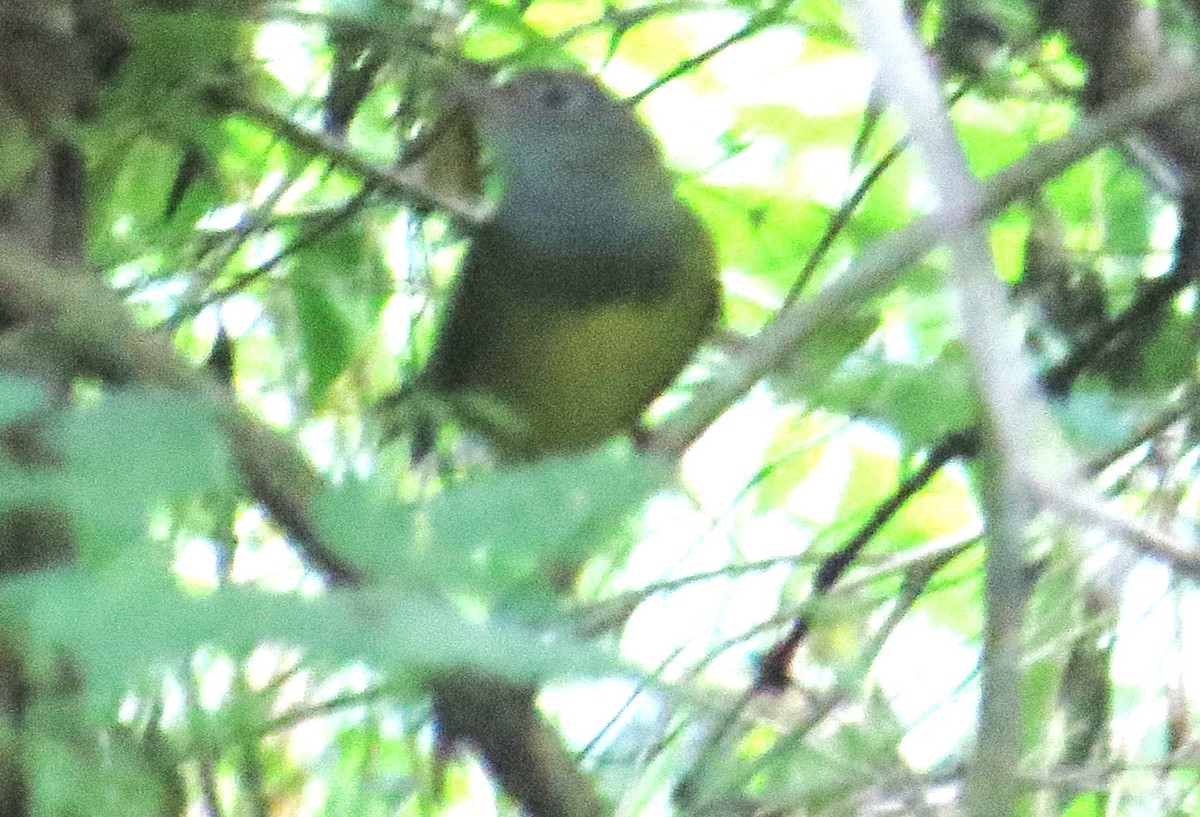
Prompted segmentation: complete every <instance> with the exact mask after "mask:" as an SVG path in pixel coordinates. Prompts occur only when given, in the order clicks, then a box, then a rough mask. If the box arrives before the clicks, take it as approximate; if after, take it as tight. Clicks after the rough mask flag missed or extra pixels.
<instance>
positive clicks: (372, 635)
mask: <svg viewBox="0 0 1200 817" xmlns="http://www.w3.org/2000/svg"><path fill="white" fill-rule="evenodd" d="M0 606H3V608H4V609H5V610H6V611H7V613H8V616H9V623H10V624H11V622H12V621H13V620H14V617H15V618H16V620H20V621H24V622H26V623H27V625H28V629H27V632H28V638H29V643H30V645H31V649H32V650H34V651H35V652H36V654H37V655H40V656H42V658H43V660H45V661H47V662H50V663H51V665H52V663H53V661H54V660H56V658H55V657H56V656H60V655H62V654H63V653H62V651H63V650H65V651H67V653H68V654H70V655H72V656H75V657H76V658H77V659H78V660H79V662H80V663H81V665H82V667H83V670H84V673H85V677H87V679H88V693H89V694H91V695H95V696H99V697H100V698H107V699H109V700H110V701H111V700H113V699H116V698H118V697H119V696H120V695H122V694H123V693H124V691H125V690H126V689H127V688H128V685H129V684H130V683H132V682H134V681H136V680H137V679H138V678H139V677H140V676H142V675H143V674H144V673H146V672H148V671H149V670H151V669H154V668H158V667H162V666H163V665H164V664H165V665H178V664H180V663H182V662H184V661H186V660H187V659H188V658H189V657H190V656H191V655H192V654H193V653H195V652H196V651H197V650H198V649H200V648H201V647H209V648H213V649H216V650H218V651H221V652H226V653H230V654H232V655H234V656H238V657H245V656H247V655H249V653H250V652H251V651H252V650H253V649H255V648H256V647H258V646H259V645H261V644H264V643H266V644H276V645H283V646H286V647H293V648H298V649H302V650H303V651H304V652H305V654H306V655H307V656H309V660H310V661H311V662H319V663H322V664H326V665H344V664H347V663H350V662H355V661H366V662H368V663H369V664H370V665H371V666H373V667H374V668H376V669H378V670H380V671H382V672H386V673H388V674H389V675H390V676H392V677H395V678H400V679H403V678H407V679H410V680H412V681H416V682H419V681H421V680H423V679H425V678H427V677H429V676H430V675H432V674H435V673H437V672H439V671H446V670H449V669H452V668H455V667H461V666H472V667H476V668H478V669H480V670H484V671H486V672H489V673H494V674H497V675H499V676H501V677H504V678H508V679H511V680H514V681H522V682H529V681H533V680H545V679H546V678H551V677H555V678H566V677H571V676H582V675H596V674H607V673H613V672H621V671H622V669H621V667H620V665H619V664H618V663H617V662H616V661H615V660H614V659H613V658H612V657H610V656H609V655H607V654H606V653H604V652H603V651H601V650H600V649H598V648H596V647H595V646H592V645H589V644H586V643H584V642H580V641H577V640H575V639H573V638H571V637H570V636H568V635H566V634H565V633H560V634H558V635H557V636H556V637H555V638H554V639H553V640H548V639H546V638H545V634H544V632H543V631H542V630H535V629H532V628H529V627H526V626H524V625H522V624H519V623H515V622H510V621H505V620H501V619H496V618H493V619H491V620H489V621H487V622H484V623H477V622H472V621H468V620H467V619H466V618H464V617H463V616H462V614H461V613H459V612H458V611H457V610H455V609H454V607H452V606H451V605H450V604H449V603H447V602H446V601H445V600H444V599H441V598H437V597H432V596H428V595H419V594H414V593H411V592H403V591H402V592H398V591H397V588H396V587H394V586H376V587H374V588H371V589H370V590H361V591H341V592H338V593H328V594H325V595H321V596H317V597H308V598H306V597H301V596H297V595H279V594H273V593H268V592H263V591H259V590H255V589H251V588H244V587H236V586H234V587H228V588H224V589H221V590H219V591H217V592H216V593H213V594H212V595H210V596H207V597H195V596H190V595H188V594H185V593H183V592H181V591H180V590H179V589H178V588H176V587H175V586H173V585H172V584H171V583H169V582H168V581H166V580H164V577H162V576H161V575H159V574H154V573H147V572H146V571H140V570H130V569H128V565H118V566H114V567H113V568H112V569H108V570H104V571H97V572H87V571H83V570H80V569H63V570H59V571H54V572H43V573H39V574H35V575H29V576H25V577H21V578H17V579H9V580H6V581H5V582H3V583H0ZM168 623H169V626H165V625H167V624H168Z"/></svg>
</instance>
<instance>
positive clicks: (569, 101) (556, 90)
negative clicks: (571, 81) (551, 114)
mask: <svg viewBox="0 0 1200 817" xmlns="http://www.w3.org/2000/svg"><path fill="white" fill-rule="evenodd" d="M579 100H580V97H579V94H578V93H576V89H575V88H572V87H571V86H569V85H565V84H563V83H561V82H548V83H546V84H545V85H543V86H542V87H541V88H539V89H538V102H539V103H540V104H541V106H542V107H543V108H544V109H546V110H548V111H565V110H569V109H570V108H572V107H574V106H575V105H577V104H578V103H579Z"/></svg>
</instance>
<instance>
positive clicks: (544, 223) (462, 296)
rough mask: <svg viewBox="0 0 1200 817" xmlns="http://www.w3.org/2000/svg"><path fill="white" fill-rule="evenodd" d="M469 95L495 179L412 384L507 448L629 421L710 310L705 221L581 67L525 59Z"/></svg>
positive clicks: (650, 139)
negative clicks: (487, 213) (524, 66)
mask: <svg viewBox="0 0 1200 817" xmlns="http://www.w3.org/2000/svg"><path fill="white" fill-rule="evenodd" d="M468 106H469V108H470V110H471V113H472V116H473V120H474V123H475V126H476V128H477V130H478V134H479V137H480V141H481V143H482V146H483V150H484V151H485V156H486V158H487V160H488V163H489V165H490V167H491V169H492V170H493V171H494V173H495V175H496V177H497V178H498V181H499V186H500V190H501V192H500V194H499V199H498V201H497V202H496V205H495V208H494V211H493V213H492V215H491V217H490V218H489V219H487V220H486V221H485V222H484V223H483V224H482V225H481V226H479V227H478V228H477V229H476V231H475V233H474V235H473V236H472V237H471V238H470V243H469V247H468V249H467V252H466V255H465V258H464V260H463V263H462V266H461V268H460V271H459V274H458V277H457V281H456V283H455V285H454V289H453V291H452V294H451V296H450V299H449V302H448V306H447V307H446V309H445V311H444V316H443V318H442V321H441V324H440V327H439V328H438V330H437V333H436V336H435V340H434V344H433V350H432V352H431V354H430V357H429V360H428V362H427V364H426V367H425V369H424V371H423V373H421V374H420V375H419V376H418V378H417V382H416V388H417V390H419V391H421V392H424V393H426V394H431V395H434V396H435V397H436V398H437V399H439V400H440V401H443V402H444V403H445V404H446V405H447V406H449V407H450V413H451V414H452V415H453V416H454V417H455V418H456V419H457V420H458V421H459V422H460V423H462V425H464V426H465V427H467V428H468V429H470V430H471V431H472V432H474V433H475V434H477V435H479V436H481V437H482V438H483V439H484V440H486V441H487V442H488V443H489V444H490V445H491V446H492V448H493V449H494V450H495V451H496V453H497V455H498V456H499V458H500V459H502V460H507V461H531V460H536V459H539V458H542V457H546V456H552V455H559V454H570V453H577V452H582V451H585V450H587V449H589V448H592V447H595V446H597V445H598V444H600V443H601V442H603V441H604V440H606V439H607V438H610V437H612V436H615V435H617V434H621V433H626V432H630V431H633V430H634V428H635V427H636V426H637V423H638V420H639V419H640V417H641V415H642V414H643V413H644V411H645V409H646V408H647V407H648V406H649V404H650V403H651V402H652V401H653V400H654V399H655V398H656V397H658V395H659V394H661V393H662V392H663V391H664V390H665V389H666V388H667V387H668V386H669V385H670V384H671V382H672V381H673V380H674V379H675V378H676V377H677V376H678V375H679V374H680V372H681V371H682V369H683V368H684V367H685V366H686V365H687V363H688V362H689V360H690V359H691V357H692V356H693V354H694V352H695V351H696V349H697V347H698V346H699V345H700V343H701V342H702V341H703V340H704V338H705V336H706V335H708V334H709V333H710V331H711V330H712V327H713V325H714V323H715V321H716V320H717V317H718V313H719V311H720V301H721V287H720V282H719V277H718V258H717V253H716V250H715V247H714V244H713V241H712V239H711V237H710V235H709V233H708V231H707V229H706V228H705V227H704V225H703V224H702V222H701V221H700V219H699V218H697V216H696V215H695V214H694V213H693V212H692V211H691V210H690V209H689V208H688V207H687V206H686V205H685V204H684V203H683V202H682V201H680V199H679V198H678V197H677V196H676V193H675V184H674V179H673V177H672V175H671V173H670V172H669V171H668V170H667V168H666V166H665V164H664V162H663V158H662V153H661V151H660V149H659V145H658V142H657V141H656V139H655V138H654V136H653V134H651V132H650V131H649V130H648V129H647V128H646V127H645V126H644V125H643V124H642V123H641V122H640V121H639V120H638V118H637V117H636V115H635V113H634V111H633V110H632V108H631V107H630V106H629V105H628V104H626V103H625V102H623V101H621V100H619V99H617V98H616V97H615V96H614V95H613V94H611V93H610V92H609V91H608V90H606V89H605V87H604V86H602V85H601V84H600V83H599V82H598V81H597V80H596V79H594V78H593V77H591V76H589V75H586V74H583V73H579V72H574V71H568V70H558V69H532V70H526V71H524V72H521V73H518V74H516V75H515V76H514V77H513V78H512V79H510V80H508V81H507V82H504V83H502V84H499V85H493V86H488V87H486V88H484V89H483V90H479V91H475V92H474V93H473V95H472V97H471V98H470V100H469V103H468ZM415 445H416V444H414V447H415Z"/></svg>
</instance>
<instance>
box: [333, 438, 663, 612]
mask: <svg viewBox="0 0 1200 817" xmlns="http://www.w3.org/2000/svg"><path fill="white" fill-rule="evenodd" d="M668 473H669V472H668V471H667V470H666V469H665V468H664V466H663V464H662V463H659V462H657V461H655V460H653V459H650V458H646V457H628V456H625V457H618V456H614V455H613V454H610V453H607V452H597V453H595V454H588V455H584V456H579V457H565V458H552V459H546V460H542V461H540V462H538V463H535V464H532V465H522V466H512V467H507V468H503V469H500V470H497V471H495V472H493V473H489V474H485V475H482V476H478V477H475V478H473V479H471V480H470V481H469V482H466V483H463V484H461V485H457V486H454V487H451V488H448V489H446V490H445V491H444V492H442V493H441V494H439V495H438V496H436V497H434V498H433V499H432V500H430V501H429V502H428V503H427V504H425V505H423V506H412V505H405V504H401V503H399V502H397V501H396V500H394V499H391V498H389V497H388V492H387V489H386V487H385V486H382V485H372V484H370V483H359V484H353V483H352V484H349V485H344V486H337V487H330V488H327V489H326V490H325V491H323V492H322V493H321V495H319V496H318V497H317V499H316V500H315V502H314V505H313V508H314V513H315V515H316V517H317V523H318V525H319V526H320V529H321V531H322V533H323V534H324V535H326V536H327V537H328V538H329V540H330V541H332V542H333V543H334V544H335V547H337V549H338V550H339V552H340V553H342V554H343V555H344V556H345V557H346V558H348V559H350V560H351V561H352V562H354V563H355V564H358V565H360V566H362V567H363V568H364V569H365V570H366V572H367V574H368V575H371V576H376V577H379V578H382V579H386V580H388V581H397V582H402V583H405V584H411V585H413V586H414V587H419V588H422V589H425V590H441V591H443V592H444V591H447V590H453V591H456V592H469V593H471V594H473V595H475V596H477V597H485V598H486V597H491V598H497V597H504V596H512V595H513V591H520V592H523V593H538V592H541V593H543V594H544V595H543V598H542V601H550V600H552V599H553V596H552V595H550V591H551V590H552V587H551V585H550V583H549V582H548V580H547V571H548V565H554V564H558V563H564V564H576V563H578V562H581V561H582V560H584V559H586V558H587V557H588V556H589V555H592V554H593V553H595V552H596V551H597V549H598V548H600V546H602V545H603V544H605V543H606V542H607V540H609V539H611V538H612V537H613V535H614V534H615V533H616V532H617V531H618V530H619V529H620V527H621V526H622V525H623V524H624V522H625V520H626V519H627V518H628V517H629V516H630V514H632V513H633V512H634V511H636V510H637V508H638V507H640V506H641V505H642V503H644V502H645V501H646V499H647V498H648V497H649V496H650V495H651V493H652V492H653V491H654V490H656V489H658V488H660V487H662V486H663V485H664V484H665V480H666V478H667V475H668Z"/></svg>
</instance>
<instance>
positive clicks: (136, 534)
mask: <svg viewBox="0 0 1200 817" xmlns="http://www.w3.org/2000/svg"><path fill="white" fill-rule="evenodd" d="M61 434H62V450H63V453H64V455H65V459H66V464H65V467H64V470H63V484H64V500H65V502H66V505H67V508H68V511H69V513H70V515H71V520H72V523H73V525H74V526H75V528H76V532H77V533H78V535H79V538H80V545H81V549H82V553H83V556H84V558H85V560H94V559H100V560H102V561H106V560H107V559H109V558H111V556H112V555H113V551H114V550H117V549H120V548H122V547H125V546H127V545H128V544H130V543H131V542H135V541H140V540H141V539H142V536H143V532H144V525H145V522H146V512H147V511H148V510H149V509H150V508H151V507H152V506H153V505H155V504H156V503H158V502H161V501H163V500H167V499H171V498H174V497H177V496H179V495H182V494H189V493H200V492H206V491H212V490H215V489H225V490H228V489H229V488H230V487H231V486H232V484H233V480H232V471H231V468H230V464H229V460H228V456H227V450H226V447H225V442H224V439H223V437H222V436H221V435H220V433H219V430H218V429H217V426H216V424H215V421H214V418H213V416H212V413H211V411H210V410H209V409H208V408H207V407H204V406H203V405H202V404H200V403H197V402H195V401H193V400H190V399H188V398H185V397H182V396H179V395H175V394H169V393H159V392H149V391H136V390H126V391H121V392H116V393H113V394H109V395H105V396H104V397H103V398H102V399H101V400H100V401H99V402H97V403H95V404H94V405H90V406H85V407H82V408H79V409H77V410H75V411H71V412H69V413H68V414H67V415H66V417H65V418H64V419H63V421H62V426H61Z"/></svg>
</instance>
